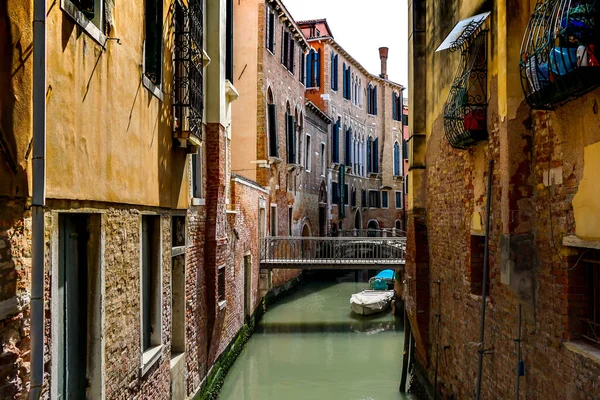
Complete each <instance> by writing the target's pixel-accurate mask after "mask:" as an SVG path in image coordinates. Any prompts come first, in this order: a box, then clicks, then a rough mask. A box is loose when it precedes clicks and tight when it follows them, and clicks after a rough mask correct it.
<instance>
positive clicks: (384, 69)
mask: <svg viewBox="0 0 600 400" xmlns="http://www.w3.org/2000/svg"><path fill="white" fill-rule="evenodd" d="M389 50H390V49H389V48H387V47H380V48H379V58H381V74H380V75H379V76H380V77H382V78H383V79H387V78H388V74H387V59H388V52H389Z"/></svg>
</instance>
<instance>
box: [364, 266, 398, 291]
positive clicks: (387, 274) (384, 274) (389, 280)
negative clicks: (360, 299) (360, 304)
mask: <svg viewBox="0 0 600 400" xmlns="http://www.w3.org/2000/svg"><path fill="white" fill-rule="evenodd" d="M395 277H396V272H394V270H393V269H384V270H383V271H381V272H379V273H378V274H377V275H375V276H374V277H372V278H371V279H369V287H370V288H371V289H376V290H381V289H379V288H378V287H375V282H376V281H377V280H383V281H385V283H386V284H387V288H388V289H390V290H391V289H393V288H394V278H395Z"/></svg>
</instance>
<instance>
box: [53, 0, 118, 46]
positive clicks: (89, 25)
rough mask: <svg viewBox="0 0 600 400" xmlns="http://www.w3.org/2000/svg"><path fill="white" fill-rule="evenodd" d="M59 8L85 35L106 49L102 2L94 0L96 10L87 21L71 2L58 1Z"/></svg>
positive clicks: (68, 0)
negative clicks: (91, 18) (92, 16)
mask: <svg viewBox="0 0 600 400" xmlns="http://www.w3.org/2000/svg"><path fill="white" fill-rule="evenodd" d="M60 8H61V10H63V11H64V12H65V13H66V14H67V15H68V16H69V17H71V18H72V19H73V20H74V21H75V23H76V24H77V25H79V26H80V27H81V28H82V29H83V30H84V32H85V33H87V34H88V35H89V36H90V37H91V38H92V39H94V41H95V42H96V43H98V44H99V45H100V46H102V48H106V40H107V38H106V35H105V34H104V33H103V31H104V23H105V21H104V0H94V8H95V9H96V8H97V9H98V10H99V11H98V12H95V16H94V19H93V20H89V19H88V18H87V17H86V16H85V15H84V14H83V13H82V12H81V11H79V8H77V6H76V5H75V4H73V2H72V1H71V0H60Z"/></svg>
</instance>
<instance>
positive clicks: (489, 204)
mask: <svg viewBox="0 0 600 400" xmlns="http://www.w3.org/2000/svg"><path fill="white" fill-rule="evenodd" d="M493 174H494V161H493V160H490V162H489V165H488V181H487V205H486V212H487V214H486V217H485V219H486V222H485V248H484V251H483V282H481V287H482V289H481V322H480V325H479V350H478V352H479V359H478V362H477V391H476V394H475V399H476V400H479V399H481V381H482V379H483V356H484V355H485V353H486V349H485V305H486V298H487V289H488V288H487V281H488V275H489V255H490V253H489V244H490V213H491V208H492V181H493V177H494V176H493Z"/></svg>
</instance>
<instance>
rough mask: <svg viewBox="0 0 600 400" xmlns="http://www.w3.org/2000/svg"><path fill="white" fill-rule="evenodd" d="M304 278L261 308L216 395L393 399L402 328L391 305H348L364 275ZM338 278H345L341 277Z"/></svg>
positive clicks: (243, 399)
mask: <svg viewBox="0 0 600 400" xmlns="http://www.w3.org/2000/svg"><path fill="white" fill-rule="evenodd" d="M353 277H354V273H351V274H349V275H348V276H346V277H344V278H345V279H344V278H342V279H341V280H342V281H341V282H340V279H339V278H338V280H332V281H325V282H324V281H315V282H310V283H306V284H305V285H303V286H302V287H301V288H300V289H299V290H298V291H297V292H295V293H294V294H292V295H290V296H288V297H286V298H284V299H282V300H280V301H279V302H278V303H277V304H276V305H274V306H272V307H271V308H270V309H269V310H268V311H267V313H266V314H265V315H264V317H263V319H262V321H261V322H260V324H259V325H258V326H257V328H256V331H255V333H254V335H253V336H252V338H251V339H250V341H249V342H248V344H247V346H246V348H245V349H244V351H243V352H242V353H241V354H240V356H239V358H238V359H237V361H236V362H235V364H234V365H233V367H232V368H231V370H230V372H229V374H228V375H227V377H226V379H225V384H224V387H223V390H222V392H221V395H220V397H219V398H220V399H222V400H229V399H235V400H271V399H275V400H279V399H285V400H296V399H297V400H305V399H327V400H336V399H340V400H391V399H393V400H399V399H413V397H411V396H408V395H403V394H400V393H399V392H398V385H399V381H400V372H401V369H402V349H403V347H402V346H403V340H404V332H403V326H402V320H401V318H398V317H394V316H393V315H392V313H391V311H388V312H386V313H382V314H379V315H373V316H370V317H359V316H356V315H354V314H352V313H351V312H350V303H349V301H350V296H351V295H352V293H356V292H358V291H360V290H362V289H366V288H368V283H355V282H347V280H351V279H352V278H353ZM343 280H346V281H345V282H344V281H343Z"/></svg>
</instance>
